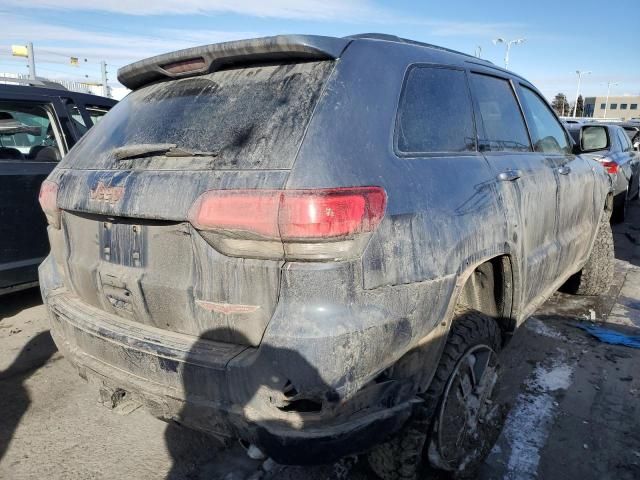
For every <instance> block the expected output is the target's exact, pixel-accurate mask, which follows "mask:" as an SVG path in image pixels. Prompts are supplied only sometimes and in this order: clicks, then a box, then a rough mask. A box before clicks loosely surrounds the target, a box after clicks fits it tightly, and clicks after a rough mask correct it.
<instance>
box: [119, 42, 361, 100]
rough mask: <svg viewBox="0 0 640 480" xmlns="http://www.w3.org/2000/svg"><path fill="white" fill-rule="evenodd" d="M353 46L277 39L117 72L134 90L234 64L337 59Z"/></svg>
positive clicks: (185, 53) (184, 53)
mask: <svg viewBox="0 0 640 480" xmlns="http://www.w3.org/2000/svg"><path fill="white" fill-rule="evenodd" d="M350 42H351V40H350V39H344V38H334V37H322V36H317V35H278V36H275V37H264V38H254V39H250V40H236V41H232V42H224V43H215V44H212V45H204V46H202V47H193V48H187V49H185V50H178V51H176V52H172V53H165V54H162V55H158V56H156V57H151V58H147V59H145V60H140V61H139V62H135V63H132V64H130V65H127V66H125V67H122V68H120V69H119V70H118V81H119V82H120V83H121V84H122V85H124V86H125V87H127V88H130V89H132V90H135V89H137V88H140V87H142V86H143V85H146V84H149V83H151V82H155V81H157V80H162V79H167V78H173V79H177V78H185V77H191V76H196V75H203V74H205V73H210V72H213V71H215V70H217V69H219V68H220V67H222V66H225V65H230V64H235V63H253V62H263V61H270V60H324V59H335V58H338V57H340V55H341V54H342V52H343V51H344V49H345V48H346V47H347V45H349V43H350Z"/></svg>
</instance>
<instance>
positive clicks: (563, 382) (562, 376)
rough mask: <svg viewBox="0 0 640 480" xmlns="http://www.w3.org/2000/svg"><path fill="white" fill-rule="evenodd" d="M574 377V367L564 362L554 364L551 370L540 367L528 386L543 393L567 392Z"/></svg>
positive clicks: (528, 382)
mask: <svg viewBox="0 0 640 480" xmlns="http://www.w3.org/2000/svg"><path fill="white" fill-rule="evenodd" d="M572 376H573V366H571V365H568V364H566V363H563V362H554V363H553V364H552V365H551V367H550V368H545V367H544V366H542V365H538V366H537V367H536V369H535V370H534V372H533V376H532V378H530V379H529V380H528V381H527V385H528V386H529V387H530V388H532V389H534V390H540V391H542V392H554V391H556V390H566V389H567V388H569V385H571V377H572Z"/></svg>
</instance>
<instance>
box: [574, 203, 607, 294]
mask: <svg viewBox="0 0 640 480" xmlns="http://www.w3.org/2000/svg"><path fill="white" fill-rule="evenodd" d="M602 217H603V218H602V219H601V220H600V228H598V233H597V234H596V239H595V242H594V244H593V249H592V250H591V255H590V256H589V260H587V263H586V264H585V265H584V267H582V270H580V271H579V272H578V273H576V274H575V275H573V276H572V277H571V278H570V279H569V280H568V281H567V283H566V284H565V290H566V291H567V292H568V293H573V294H576V295H602V294H604V293H606V292H608V291H609V287H610V286H611V281H612V280H613V258H614V256H613V253H614V252H613V234H612V233H611V225H610V224H609V221H608V220H607V218H606V217H607V216H606V215H603V216H602Z"/></svg>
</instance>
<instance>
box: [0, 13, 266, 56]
mask: <svg viewBox="0 0 640 480" xmlns="http://www.w3.org/2000/svg"><path fill="white" fill-rule="evenodd" d="M0 22H2V23H3V32H2V36H3V38H4V39H7V40H9V41H11V42H24V41H27V40H30V41H33V42H34V44H35V45H36V52H35V53H36V60H37V61H45V62H50V63H65V64H66V63H67V62H68V59H67V58H65V57H71V56H74V57H81V58H87V57H88V58H91V59H92V60H94V61H96V60H97V61H99V60H103V59H105V60H107V61H109V62H113V63H115V64H117V65H123V64H126V63H129V62H132V61H135V60H140V59H142V58H146V57H149V56H153V55H158V54H160V53H164V52H169V51H173V50H179V49H181V48H187V47H191V46H194V45H202V44H207V43H217V42H223V41H229V40H238V39H242V38H250V37H255V36H257V35H258V34H257V33H256V32H249V31H247V32H240V31H237V32H234V31H222V30H196V31H193V30H192V31H185V30H177V29H162V30H158V31H155V32H154V31H149V32H147V33H141V34H139V33H132V34H129V33H104V32H96V31H92V30H85V29H81V28H73V27H65V26H60V25H51V24H47V23H43V22H37V21H33V20H30V19H27V18H24V17H20V16H16V15H8V14H2V13H0ZM52 43H55V47H49V46H47V44H52ZM9 48H10V47H9V45H1V44H0V51H9Z"/></svg>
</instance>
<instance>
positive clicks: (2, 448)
mask: <svg viewBox="0 0 640 480" xmlns="http://www.w3.org/2000/svg"><path fill="white" fill-rule="evenodd" d="M55 352H56V346H55V345H54V343H53V340H52V339H51V335H49V332H42V333H39V334H38V335H36V336H35V337H33V338H32V339H31V340H29V342H28V343H27V344H26V345H25V346H24V347H23V348H22V350H21V351H20V353H19V354H18V356H17V357H16V359H15V361H14V362H13V363H12V364H11V365H10V366H9V368H7V369H5V370H3V371H0V392H2V394H1V395H0V411H1V412H2V416H1V417H0V460H1V459H2V457H3V456H4V454H5V452H6V451H7V447H8V446H9V443H10V442H11V439H12V437H13V435H14V433H15V430H16V428H17V427H18V425H19V424H20V421H21V419H22V416H23V415H24V414H25V412H26V411H27V410H28V408H29V405H30V403H31V400H30V398H29V392H28V391H27V389H26V388H25V386H24V383H25V382H26V380H27V379H28V378H29V377H30V376H31V375H33V373H35V372H36V371H37V370H38V369H39V368H41V367H43V366H44V365H45V364H46V363H47V362H48V361H49V359H50V358H51V356H52V355H53V354H54V353H55Z"/></svg>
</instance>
